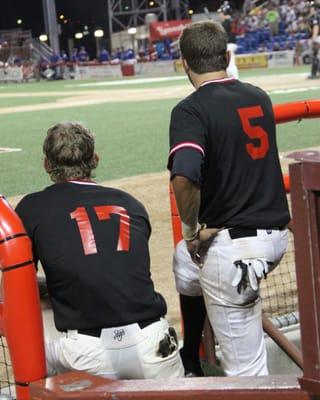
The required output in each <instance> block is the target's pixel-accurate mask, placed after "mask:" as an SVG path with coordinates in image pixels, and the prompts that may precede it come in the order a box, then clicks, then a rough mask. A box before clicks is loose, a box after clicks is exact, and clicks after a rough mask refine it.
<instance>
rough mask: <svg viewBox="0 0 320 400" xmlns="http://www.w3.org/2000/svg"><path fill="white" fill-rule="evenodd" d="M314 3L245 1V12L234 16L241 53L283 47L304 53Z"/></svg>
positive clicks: (308, 36) (273, 0) (299, 0)
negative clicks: (310, 12) (311, 7)
mask: <svg viewBox="0 0 320 400" xmlns="http://www.w3.org/2000/svg"><path fill="white" fill-rule="evenodd" d="M315 2H316V3H317V2H318V3H320V2H319V1H318V0H317V1H315ZM313 3H314V2H310V1H305V0H271V1H265V2H263V3H262V4H261V2H258V1H253V0H245V2H244V4H243V9H242V12H241V13H238V14H234V15H233V27H234V31H235V34H236V36H237V46H238V49H237V54H243V53H255V52H265V51H279V50H296V51H297V53H299V54H301V53H302V51H303V50H306V49H307V48H308V45H309V40H308V39H309V38H310V36H311V28H310V23H309V10H310V6H311V5H312V4H313ZM299 54H298V55H299ZM297 60H299V57H298V58H297Z"/></svg>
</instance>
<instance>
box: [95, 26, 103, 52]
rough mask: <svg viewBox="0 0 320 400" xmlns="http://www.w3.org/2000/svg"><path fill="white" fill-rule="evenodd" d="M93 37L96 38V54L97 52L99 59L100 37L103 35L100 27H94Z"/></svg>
mask: <svg viewBox="0 0 320 400" xmlns="http://www.w3.org/2000/svg"><path fill="white" fill-rule="evenodd" d="M93 34H94V37H95V38H96V54H97V59H99V55H100V39H101V38H102V37H103V35H104V32H103V30H102V29H96V30H95V31H94V33H93Z"/></svg>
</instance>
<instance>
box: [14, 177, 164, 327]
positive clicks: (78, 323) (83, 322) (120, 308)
mask: <svg viewBox="0 0 320 400" xmlns="http://www.w3.org/2000/svg"><path fill="white" fill-rule="evenodd" d="M16 212H17V213H18V215H19V216H20V217H21V219H22V221H23V223H24V225H25V228H26V230H27V233H28V235H29V236H30V238H31V240H32V243H33V250H34V257H35V259H36V260H40V261H41V264H42V266H43V268H44V271H45V274H46V278H47V284H48V291H49V294H50V297H51V301H52V307H53V311H54V318H55V324H56V327H57V329H58V330H59V331H66V330H68V329H78V330H85V329H99V328H108V327H114V326H120V325H126V324H130V323H134V322H141V321H146V320H149V319H155V318H157V317H160V316H162V315H164V314H166V303H165V301H164V299H163V297H162V296H161V295H160V294H159V293H157V292H155V291H154V286H153V282H152V280H151V275H150V257H149V249H148V240H149V237H150V233H151V227H150V223H149V218H148V215H147V212H146V210H145V208H144V207H143V205H142V204H141V203H140V202H138V201H137V200H136V199H135V198H133V197H132V196H130V195H129V194H127V193H125V192H122V191H120V190H117V189H111V188H105V187H102V186H99V185H96V184H94V183H88V182H63V183H57V184H54V185H52V186H49V187H47V188H46V189H44V190H43V191H40V192H37V193H33V194H30V195H27V196H26V197H24V198H23V199H22V201H21V202H20V203H19V204H18V206H17V208H16Z"/></svg>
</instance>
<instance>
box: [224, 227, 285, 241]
mask: <svg viewBox="0 0 320 400" xmlns="http://www.w3.org/2000/svg"><path fill="white" fill-rule="evenodd" d="M261 229H265V230H272V231H283V230H284V229H286V225H284V226H272V227H270V228H261ZM228 231H229V235H230V238H231V239H241V238H245V237H254V236H258V230H257V229H253V228H240V227H235V228H228Z"/></svg>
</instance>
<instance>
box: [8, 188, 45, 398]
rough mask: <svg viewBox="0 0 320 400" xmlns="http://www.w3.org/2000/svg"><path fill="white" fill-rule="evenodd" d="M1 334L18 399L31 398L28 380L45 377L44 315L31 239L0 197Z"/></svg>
mask: <svg viewBox="0 0 320 400" xmlns="http://www.w3.org/2000/svg"><path fill="white" fill-rule="evenodd" d="M0 268H1V271H2V301H3V303H2V304H1V306H0V329H1V335H2V336H5V337H6V340H7V344H8V348H9V353H10V358H11V364H12V369H13V375H14V380H15V384H16V395H17V399H18V400H28V399H30V395H29V382H32V381H35V380H37V379H41V378H44V377H45V376H46V363H45V352H44V338H43V325H42V314H41V309H40V300H39V292H38V284H37V279H36V269H35V266H34V263H33V260H32V249H31V242H30V239H29V238H28V236H27V235H26V233H25V229H24V226H23V224H22V222H21V220H20V219H19V217H18V216H17V214H16V213H15V212H14V211H13V209H12V208H11V207H10V205H9V204H8V203H7V201H6V200H5V199H4V197H3V196H1V197H0Z"/></svg>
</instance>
